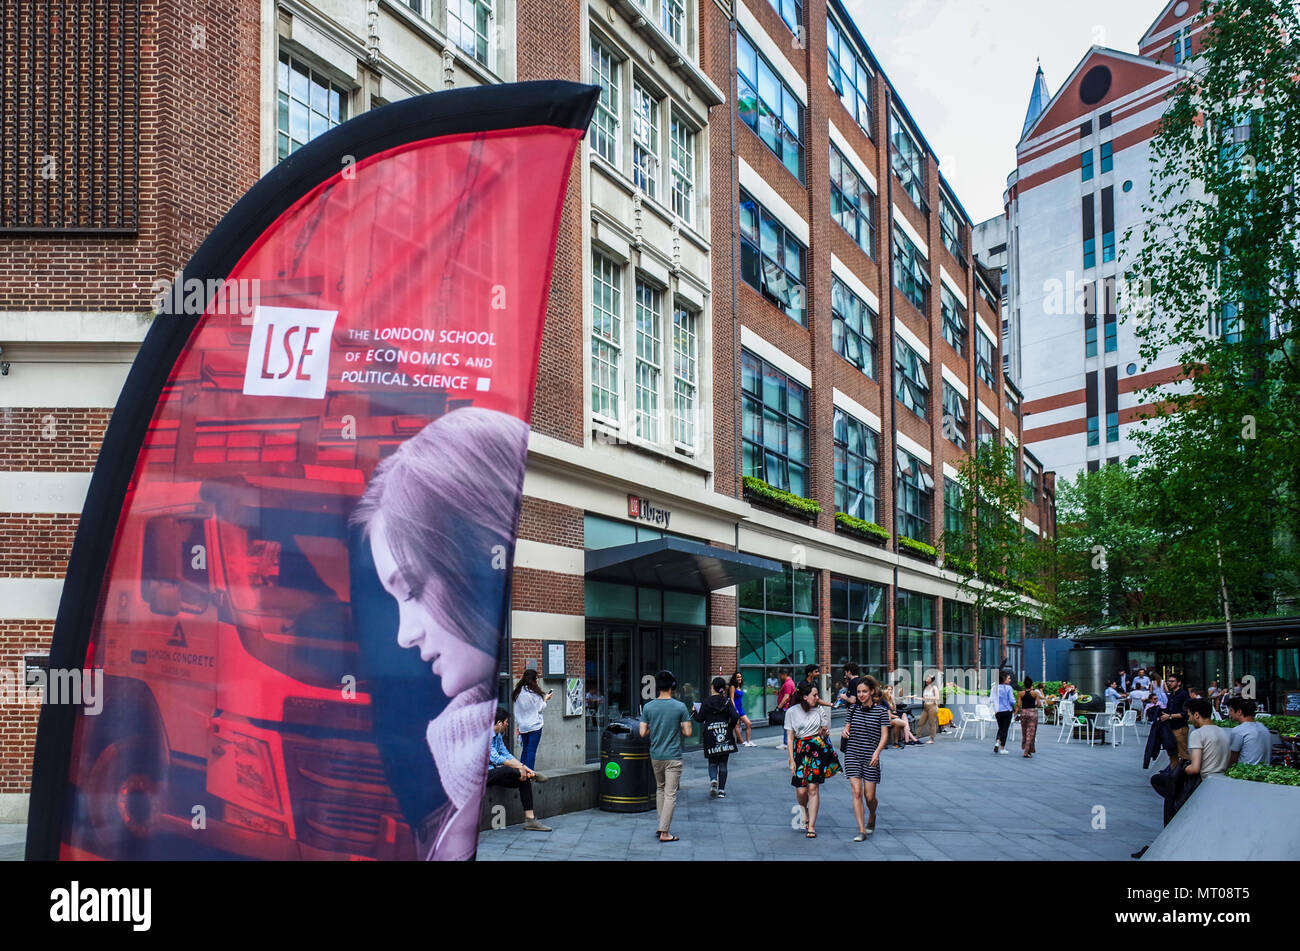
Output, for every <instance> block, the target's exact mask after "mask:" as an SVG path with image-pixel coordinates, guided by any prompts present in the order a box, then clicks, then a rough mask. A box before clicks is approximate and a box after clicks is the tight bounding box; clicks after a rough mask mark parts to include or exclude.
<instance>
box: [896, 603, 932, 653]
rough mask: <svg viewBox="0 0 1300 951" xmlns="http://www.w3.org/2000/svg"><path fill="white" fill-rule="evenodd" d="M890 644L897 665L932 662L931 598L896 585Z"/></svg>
mask: <svg viewBox="0 0 1300 951" xmlns="http://www.w3.org/2000/svg"><path fill="white" fill-rule="evenodd" d="M894 606H895V611H896V612H897V613H896V614H895V616H894V647H895V652H896V654H897V663H898V666H899V667H900V668H907V667H911V666H912V665H913V664H920V665H922V666H923V667H924V666H931V665H933V664H934V660H935V658H934V634H935V631H936V628H935V626H934V598H932V597H931V596H929V595H926V594H916V593H914V592H912V591H903V590H902V589H899V591H898V594H897V597H896V598H895V602H894Z"/></svg>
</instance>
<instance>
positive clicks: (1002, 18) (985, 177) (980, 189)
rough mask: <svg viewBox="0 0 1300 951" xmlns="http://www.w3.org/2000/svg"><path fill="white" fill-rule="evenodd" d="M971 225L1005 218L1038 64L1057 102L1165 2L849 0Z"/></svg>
mask: <svg viewBox="0 0 1300 951" xmlns="http://www.w3.org/2000/svg"><path fill="white" fill-rule="evenodd" d="M845 5H846V6H847V7H848V9H849V10H850V11H851V12H852V14H853V16H854V19H855V20H856V21H857V24H858V29H859V30H860V31H861V32H862V35H863V36H864V37H866V40H867V43H868V44H870V46H871V50H872V52H873V53H875V54H876V59H877V60H879V61H880V64H881V66H882V67H883V68H884V70H885V73H886V74H887V75H888V76H889V79H890V81H891V82H892V83H893V85H894V88H895V89H896V90H897V91H898V94H899V96H900V97H901V98H902V100H903V102H904V103H905V104H906V105H907V108H908V111H909V112H911V114H912V118H913V119H915V120H916V122H917V124H918V125H919V126H920V128H921V133H922V135H924V136H925V138H926V140H927V141H928V142H929V143H930V147H931V148H932V149H934V151H935V153H936V154H937V155H938V156H939V167H940V169H941V170H942V171H943V174H944V177H945V178H946V179H947V180H948V183H949V184H950V185H952V187H953V189H954V191H956V193H957V198H958V200H959V201H960V202H961V203H962V205H963V206H965V208H966V212H967V213H968V214H969V215H970V217H971V220H972V221H974V222H976V223H978V222H981V221H984V220H985V219H987V218H991V217H993V216H994V215H1000V214H1002V211H1003V208H1002V192H1003V191H1004V190H1005V188H1006V184H1007V175H1008V174H1009V173H1010V172H1011V170H1012V169H1013V168H1015V161H1016V142H1017V141H1019V139H1020V130H1021V127H1022V126H1023V125H1024V122H1025V110H1026V108H1027V107H1028V106H1029V93H1030V91H1031V90H1032V89H1033V85H1034V70H1035V69H1037V65H1036V60H1037V59H1038V58H1041V59H1042V63H1043V74H1044V77H1045V78H1046V79H1047V88H1048V91H1049V92H1050V93H1051V94H1053V95H1055V94H1056V91H1057V90H1058V89H1060V87H1061V85H1062V84H1063V83H1064V82H1065V80H1066V79H1067V78H1068V77H1069V75H1070V73H1071V72H1072V71H1073V70H1074V67H1075V66H1077V65H1078V63H1079V60H1080V59H1082V58H1083V55H1084V53H1086V52H1087V51H1088V48H1089V47H1091V46H1092V45H1094V44H1096V45H1098V46H1109V47H1111V48H1113V49H1118V50H1124V51H1126V52H1130V53H1136V52H1137V45H1138V40H1139V39H1141V37H1142V34H1143V33H1144V32H1145V31H1146V29H1147V27H1149V26H1150V25H1151V23H1152V21H1154V20H1155V18H1156V17H1157V16H1159V15H1160V11H1161V10H1163V9H1164V6H1165V0H1088V2H1084V3H1078V2H1067V0H845Z"/></svg>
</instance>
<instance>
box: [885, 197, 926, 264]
mask: <svg viewBox="0 0 1300 951" xmlns="http://www.w3.org/2000/svg"><path fill="white" fill-rule="evenodd" d="M893 207H894V223H895V224H896V225H898V227H900V228H902V229H903V233H904V234H905V235H907V237H908V238H909V239H910V240H911V242H912V243H913V244H914V245H916V248H917V250H918V251H920V252H921V254H922V255H924V256H925V258H926V259H927V260H929V258H930V245H928V244H927V243H926V241H925V239H924V238H922V237H921V234H920V232H918V231H917V230H916V229H915V228H913V227H912V223H911V222H910V221H908V220H907V216H906V215H904V214H903V213H902V212H901V211H900V210H899V209H898V205H894V206H893Z"/></svg>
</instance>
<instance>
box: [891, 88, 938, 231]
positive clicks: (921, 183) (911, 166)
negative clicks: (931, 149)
mask: <svg viewBox="0 0 1300 951" xmlns="http://www.w3.org/2000/svg"><path fill="white" fill-rule="evenodd" d="M890 123H891V129H890V133H889V159H890V161H889V168H890V171H891V172H892V173H893V175H894V176H895V177H896V178H897V179H898V182H899V184H900V185H901V186H902V187H903V191H904V192H905V193H906V194H907V197H908V198H910V199H911V200H912V204H914V205H916V207H917V208H920V209H921V211H923V212H925V214H927V215H928V214H929V213H930V204H929V202H928V201H926V198H925V176H926V167H925V166H926V162H925V159H926V155H925V150H924V149H923V148H921V143H920V141H919V140H918V139H917V138H916V137H915V136H913V135H912V130H911V129H910V128H908V125H907V123H905V122H904V121H903V120H902V118H901V117H900V116H899V115H898V111H897V110H890ZM900 138H901V139H902V141H903V142H904V143H905V144H906V145H907V150H906V151H904V149H903V148H902V147H901V146H900V145H899V140H900ZM904 170H906V171H907V173H908V174H907V175H906V176H904V174H903V171H904ZM913 189H915V193H914V192H913Z"/></svg>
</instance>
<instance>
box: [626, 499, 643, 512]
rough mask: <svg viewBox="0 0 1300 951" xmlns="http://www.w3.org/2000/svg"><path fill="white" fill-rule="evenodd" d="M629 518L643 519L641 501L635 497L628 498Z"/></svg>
mask: <svg viewBox="0 0 1300 951" xmlns="http://www.w3.org/2000/svg"><path fill="white" fill-rule="evenodd" d="M627 517H628V518H640V517H641V500H640V499H639V498H637V497H636V496H635V495H629V496H628V497H627Z"/></svg>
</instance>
